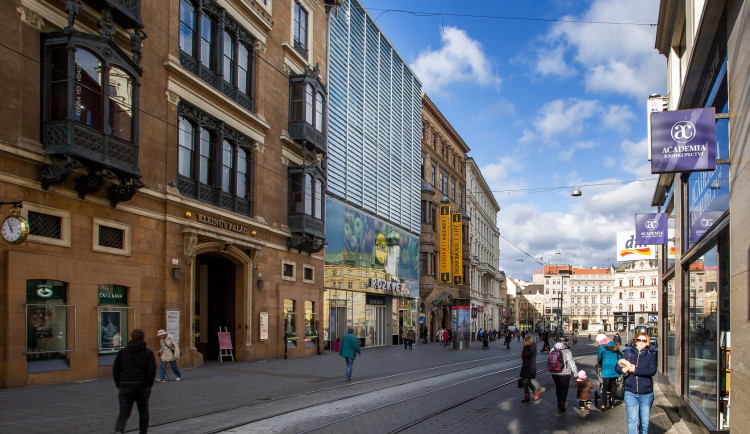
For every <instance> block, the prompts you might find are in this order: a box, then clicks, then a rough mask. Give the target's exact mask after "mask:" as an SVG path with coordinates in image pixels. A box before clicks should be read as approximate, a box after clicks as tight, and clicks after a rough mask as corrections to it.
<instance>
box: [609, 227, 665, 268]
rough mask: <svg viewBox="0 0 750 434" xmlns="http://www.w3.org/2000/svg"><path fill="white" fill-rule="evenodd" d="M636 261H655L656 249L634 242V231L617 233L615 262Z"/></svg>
mask: <svg viewBox="0 0 750 434" xmlns="http://www.w3.org/2000/svg"><path fill="white" fill-rule="evenodd" d="M638 259H656V249H655V248H654V247H653V246H648V245H642V244H638V243H636V242H635V231H625V232H618V233H617V260H618V261H619V262H623V261H637V260H638Z"/></svg>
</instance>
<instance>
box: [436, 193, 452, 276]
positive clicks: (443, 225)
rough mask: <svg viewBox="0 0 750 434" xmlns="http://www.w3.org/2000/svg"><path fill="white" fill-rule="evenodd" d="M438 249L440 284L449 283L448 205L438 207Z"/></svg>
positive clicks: (449, 210) (449, 212) (449, 240)
mask: <svg viewBox="0 0 750 434" xmlns="http://www.w3.org/2000/svg"><path fill="white" fill-rule="evenodd" d="M438 208H439V210H440V216H439V217H438V226H439V227H438V247H439V248H440V282H441V283H451V252H450V247H451V239H450V220H451V215H450V214H451V209H450V205H439V206H438Z"/></svg>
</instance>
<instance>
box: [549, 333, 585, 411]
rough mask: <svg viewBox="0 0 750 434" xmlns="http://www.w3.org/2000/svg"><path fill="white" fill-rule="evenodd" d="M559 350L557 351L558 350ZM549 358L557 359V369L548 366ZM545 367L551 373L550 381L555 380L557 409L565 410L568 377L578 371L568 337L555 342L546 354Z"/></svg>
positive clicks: (568, 384)
mask: <svg viewBox="0 0 750 434" xmlns="http://www.w3.org/2000/svg"><path fill="white" fill-rule="evenodd" d="M558 351H559V352H558ZM550 359H553V360H559V359H562V360H561V362H560V366H559V367H558V368H557V369H559V370H553V369H551V367H550ZM547 369H548V370H549V371H550V374H552V381H554V382H555V393H556V394H557V409H558V410H559V411H565V401H567V400H568V389H570V379H571V377H572V376H573V375H575V374H576V373H577V372H578V367H577V366H576V362H575V360H573V353H572V352H571V351H570V347H569V346H568V338H565V337H564V338H562V339H560V341H558V342H557V343H556V344H555V347H554V349H553V350H552V351H550V353H549V355H548V356H547Z"/></svg>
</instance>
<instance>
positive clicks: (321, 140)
mask: <svg viewBox="0 0 750 434" xmlns="http://www.w3.org/2000/svg"><path fill="white" fill-rule="evenodd" d="M289 137H291V138H292V140H294V141H296V142H299V143H309V144H311V145H313V146H314V148H315V151H316V152H319V153H323V154H326V153H327V149H326V148H327V145H326V136H325V134H323V132H322V131H318V130H316V129H315V127H313V126H312V125H310V124H309V123H307V122H306V121H302V120H297V121H295V120H290V121H289Z"/></svg>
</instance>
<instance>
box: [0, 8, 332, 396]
mask: <svg viewBox="0 0 750 434" xmlns="http://www.w3.org/2000/svg"><path fill="white" fill-rule="evenodd" d="M337 3H340V2H336V1H334V0H327V1H323V0H285V1H274V2H271V1H270V0H256V1H254V2H245V1H235V0H228V1H218V0H165V1H158V2H154V1H148V2H146V1H143V2H141V1H139V0H136V1H132V2H125V1H122V0H70V1H65V2H64V1H49V2H38V1H25V0H24V1H20V2H16V1H13V2H11V1H9V0H3V4H4V5H5V7H3V8H0V9H1V10H2V12H1V14H2V15H0V20H1V21H2V23H3V29H4V30H3V32H2V34H0V43H1V44H2V45H3V46H4V47H5V50H6V51H5V55H4V57H3V59H4V65H5V67H4V68H3V69H2V72H0V76H1V77H2V83H3V86H4V96H5V98H4V104H3V106H2V108H0V110H1V111H2V112H1V114H0V201H2V202H20V201H22V204H21V203H15V204H13V205H7V204H5V205H3V211H5V212H8V210H9V209H10V208H13V209H14V211H13V212H14V213H15V212H17V213H18V215H19V216H20V217H23V218H25V219H26V220H27V221H28V225H29V234H28V238H27V239H25V240H15V239H12V240H11V241H15V243H2V245H0V262H2V269H3V270H6V271H7V272H4V273H3V275H2V277H1V278H0V293H2V294H3V296H2V298H0V313H2V314H1V315H0V318H2V319H0V335H1V336H2V338H1V340H2V342H3V344H2V345H3V347H2V350H0V387H16V386H24V385H30V384H41V383H50V382H63V381H72V380H81V379H87V378H96V377H105V376H108V375H111V364H112V361H113V358H114V355H115V353H116V351H117V350H118V349H119V348H120V347H121V346H122V345H124V344H125V342H127V340H128V337H129V334H130V332H131V331H132V330H133V329H134V328H141V329H143V330H144V331H145V332H146V336H147V340H148V343H149V346H151V347H154V346H157V338H156V331H157V330H158V329H161V328H164V329H167V330H169V331H170V333H173V334H175V335H176V336H177V337H178V339H179V341H180V346H181V347H182V352H183V355H184V356H183V358H182V359H181V364H182V365H185V366H201V365H203V362H204V360H210V359H214V360H216V359H217V357H218V356H219V353H220V346H221V347H225V346H228V345H231V347H232V351H233V353H234V357H235V359H237V360H258V359H266V358H274V357H296V356H305V355H313V354H318V353H319V351H320V350H321V344H320V341H319V339H318V334H319V332H320V327H319V321H318V318H319V317H320V312H321V310H322V307H323V292H322V285H323V256H322V253H320V251H321V249H322V248H323V247H324V242H325V235H324V230H323V228H324V217H323V216H324V215H325V214H324V210H323V206H324V202H323V200H322V198H323V194H324V193H325V187H326V173H325V172H326V159H327V157H326V155H327V148H326V146H327V141H326V136H327V133H326V128H327V103H326V100H327V87H326V60H327V56H328V53H327V50H326V42H327V41H326V38H327V31H326V29H327V17H328V12H329V10H330V7H331V6H337ZM20 205H22V207H21V206H20ZM20 241H23V242H20ZM219 331H225V332H227V333H228V335H226V336H227V337H228V339H227V340H221V341H220V339H219V335H218V332H219Z"/></svg>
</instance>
